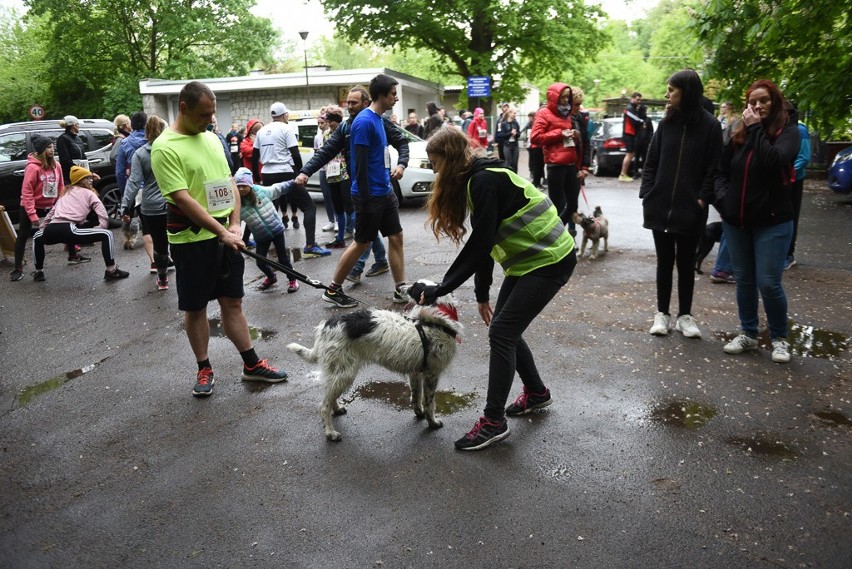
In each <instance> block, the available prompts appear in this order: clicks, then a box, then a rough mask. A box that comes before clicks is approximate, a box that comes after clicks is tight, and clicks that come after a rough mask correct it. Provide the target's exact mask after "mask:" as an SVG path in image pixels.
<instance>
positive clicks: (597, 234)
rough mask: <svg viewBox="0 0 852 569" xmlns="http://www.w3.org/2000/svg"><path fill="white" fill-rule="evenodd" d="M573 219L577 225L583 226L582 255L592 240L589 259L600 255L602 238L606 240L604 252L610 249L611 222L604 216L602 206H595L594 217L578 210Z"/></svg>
mask: <svg viewBox="0 0 852 569" xmlns="http://www.w3.org/2000/svg"><path fill="white" fill-rule="evenodd" d="M571 219H572V221H574V223H575V224H576V225H579V226H580V227H582V228H583V243H582V245H581V246H580V257H582V256H583V255H584V254H585V252H586V244H587V243H588V242H589V240H591V242H592V248H591V250H590V251H589V259H596V258H597V257H598V243H599V242H600V240H601V239H603V242H604V248H603V252H604V253H606V252H608V251H609V222H608V221H607V219H606V218H605V217H604V214H603V210H602V209H601V206H598V207H596V208H595V213H594V214H593V216H592V217H587V216H585V215H584V214H582V213H580V212H576V213H574V214H573V215H572V216H571Z"/></svg>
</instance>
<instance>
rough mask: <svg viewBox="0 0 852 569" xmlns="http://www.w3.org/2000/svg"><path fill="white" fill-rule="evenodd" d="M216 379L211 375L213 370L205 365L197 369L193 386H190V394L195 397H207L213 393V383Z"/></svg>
mask: <svg viewBox="0 0 852 569" xmlns="http://www.w3.org/2000/svg"><path fill="white" fill-rule="evenodd" d="M214 383H216V379H215V378H214V377H213V370H212V369H210V368H209V367H206V368H204V369H202V370H199V371H198V377H197V379H196V382H195V387H193V388H192V394H193V395H195V396H196V397H207V396H209V395H212V394H213V384H214Z"/></svg>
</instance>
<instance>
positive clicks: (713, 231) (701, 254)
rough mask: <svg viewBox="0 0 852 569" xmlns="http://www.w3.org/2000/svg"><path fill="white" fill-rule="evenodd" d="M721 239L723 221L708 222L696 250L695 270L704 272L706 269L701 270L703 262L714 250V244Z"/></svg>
mask: <svg viewBox="0 0 852 569" xmlns="http://www.w3.org/2000/svg"><path fill="white" fill-rule="evenodd" d="M720 239H722V222H721V221H715V222H713V223H708V224H707V225H706V226H705V227H704V233H702V234H701V238H700V239H699V240H698V247H697V248H696V251H695V272H696V273H698V274H699V275H703V274H704V271H702V270H701V263H703V262H704V259H706V258H707V255H709V254H710V251H712V250H713V246H714V245H715V244H716V243H718V242H719V240H720Z"/></svg>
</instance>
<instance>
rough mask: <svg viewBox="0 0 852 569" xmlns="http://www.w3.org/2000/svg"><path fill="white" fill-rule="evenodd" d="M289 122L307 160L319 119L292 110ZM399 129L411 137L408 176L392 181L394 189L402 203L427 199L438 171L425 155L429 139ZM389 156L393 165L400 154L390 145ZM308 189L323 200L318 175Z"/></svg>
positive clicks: (305, 160) (312, 147) (310, 153)
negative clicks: (294, 128) (295, 130)
mask: <svg viewBox="0 0 852 569" xmlns="http://www.w3.org/2000/svg"><path fill="white" fill-rule="evenodd" d="M305 114H307V113H305ZM290 124H291V125H293V126H295V127H296V128H297V129H298V131H299V144H300V145H301V147H300V149H299V150H300V151H301V153H302V162H303V163H307V161H308V160H310V159H311V157H313V155H314V137H315V136H316V134H317V128H318V127H317V120H316V118H314V117H313V116H307V117H304V118H303V117H301V116H299V113H298V112H296V113H294V112H291V113H290ZM396 128H399V130H400V132H402V134H403V135H404V136H405V138H407V139H408V151H409V157H408V167H407V168H406V169H405V175H404V176H403V177H402V179H401V180H398V181H397V180H391V185H392V186H393V191H394V192H395V193H396V197H397V199H399V201H400V202H402V201H404V200H408V199H415V198H425V197H427V196H428V195H429V194H430V192H431V191H432V182H433V181H434V180H435V173H434V172H433V171H432V165H431V164H430V163H429V159H428V157H427V156H426V141H425V140H423V139H422V138H419V137H417V136H414V135H413V134H411V133H410V132H408V131H407V130H405V129H404V128H401V127H396ZM390 155H391V164H394V165H395V164H396V161H397V160H398V158H399V155H398V154H397V152H396V149H395V148H394V147H392V146H391V147H390ZM307 188H308V191H309V192H311V195H312V197H313V198H314V200H317V199H319V200H321V199H322V191H321V190H320V183H319V174H314V175H313V176H311V177H310V179H309V180H308V184H307Z"/></svg>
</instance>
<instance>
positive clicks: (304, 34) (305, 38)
mask: <svg viewBox="0 0 852 569" xmlns="http://www.w3.org/2000/svg"><path fill="white" fill-rule="evenodd" d="M299 35H300V36H301V37H302V44H303V48H304V52H305V87H307V89H308V110H309V111H310V110H311V83H310V81H308V32H299Z"/></svg>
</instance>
